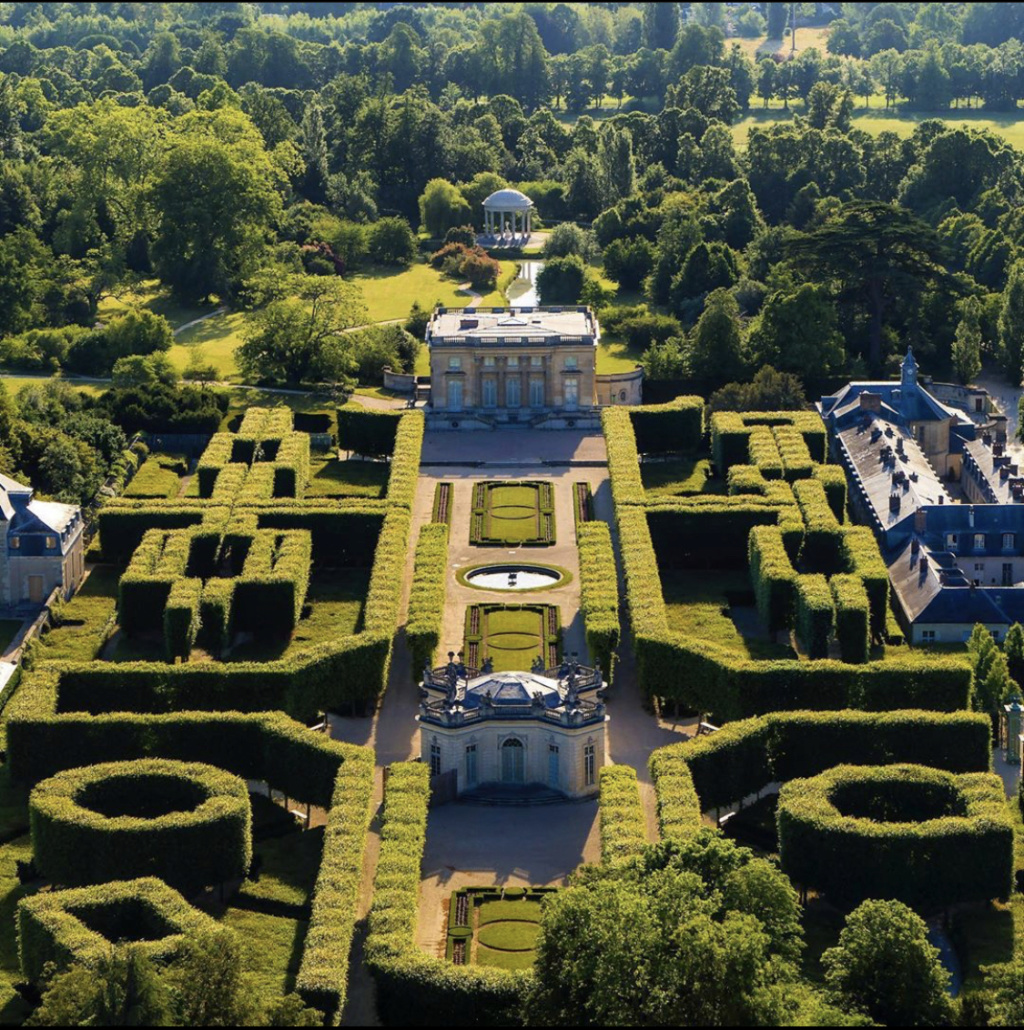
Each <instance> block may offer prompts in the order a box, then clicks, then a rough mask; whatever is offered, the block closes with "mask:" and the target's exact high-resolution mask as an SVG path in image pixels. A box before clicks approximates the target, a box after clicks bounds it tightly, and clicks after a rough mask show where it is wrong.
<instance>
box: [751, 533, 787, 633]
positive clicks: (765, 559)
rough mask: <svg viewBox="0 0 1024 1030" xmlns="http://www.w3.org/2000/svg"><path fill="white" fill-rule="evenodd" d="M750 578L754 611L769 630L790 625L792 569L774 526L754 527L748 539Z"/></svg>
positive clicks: (781, 628) (772, 631)
mask: <svg viewBox="0 0 1024 1030" xmlns="http://www.w3.org/2000/svg"><path fill="white" fill-rule="evenodd" d="M748 548H749V564H750V579H751V582H752V583H753V586H754V596H755V598H756V599H757V611H758V614H759V615H760V616H761V621H762V622H764V624H765V625H766V626H767V627H768V630H769V632H771V633H777V632H778V631H780V630H783V629H787V628H788V627H790V626H791V625H792V624H793V614H794V605H795V600H796V580H797V574H796V570H795V569H794V568H793V564H792V562H790V560H789V555H788V554H787V553H786V547H785V544H784V542H783V539H782V531H781V530H780V529H779V527H778V526H754V528H753V529H752V530H751V531H750V537H749V540H748Z"/></svg>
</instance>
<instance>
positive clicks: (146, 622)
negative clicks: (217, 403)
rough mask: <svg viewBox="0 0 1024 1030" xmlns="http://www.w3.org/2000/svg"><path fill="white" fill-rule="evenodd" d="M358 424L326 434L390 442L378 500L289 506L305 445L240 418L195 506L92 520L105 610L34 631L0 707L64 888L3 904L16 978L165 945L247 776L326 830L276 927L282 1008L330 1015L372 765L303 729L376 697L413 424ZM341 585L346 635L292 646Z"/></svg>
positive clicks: (232, 869)
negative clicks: (293, 904)
mask: <svg viewBox="0 0 1024 1030" xmlns="http://www.w3.org/2000/svg"><path fill="white" fill-rule="evenodd" d="M368 417H369V416H368ZM373 418H374V419H375V421H374V422H373V425H372V427H369V428H365V429H360V428H359V426H358V418H357V416H355V415H351V414H350V415H349V416H348V417H347V422H346V426H347V431H348V432H350V433H359V432H362V433H363V434H364V436H366V438H367V439H371V440H376V441H378V443H379V441H380V440H381V439H383V438H385V437H386V438H387V439H388V440H389V441H390V444H389V445H388V446H386V447H383V448H382V450H381V452H380V453H382V454H384V455H390V461H389V468H390V476H389V480H388V489H387V497H386V499H381V500H367V499H364V498H360V497H341V498H338V499H333V498H332V499H327V498H309V499H307V498H306V496H305V482H306V477H307V475H308V456H309V447H308V437H306V436H305V434H301V433H296V432H294V431H293V430H292V416H291V414H290V412H288V411H286V410H283V409H282V410H277V409H273V410H269V411H268V410H265V409H257V408H253V409H250V410H249V411H248V412H247V414H246V416H245V419H244V420H243V422H242V425H241V428H240V431H239V432H238V433H237V434H217V436H215V437H214V438H213V440H212V441H211V444H210V447H209V448H208V449H207V451H206V452H205V454H204V455H203V457H202V459H201V461H200V472H199V474H200V489H199V492H200V494H201V496H200V498H198V499H193V498H181V499H176V500H166V501H165V500H154V499H147V498H143V499H136V500H132V499H121V500H116V501H112V502H111V503H110V504H108V505H107V506H106V507H105V508H104V510H103V512H102V514H101V517H100V543H101V547H102V549H103V555H104V559H105V560H106V561H110V562H115V563H118V564H119V567H120V568H119V571H120V580H121V581H120V585H119V589H118V601H117V606H116V610H115V609H114V608H113V606H111V612H110V618H109V620H108V621H107V622H106V623H105V624H104V623H103V620H102V618H97V619H96V620H95V622H90V623H88V624H87V628H88V630H89V632H88V633H85V631H84V630H80V629H76V628H74V627H69V628H68V629H67V630H66V629H65V628H64V627H59V628H57V629H55V630H53V631H52V633H51V638H54V639H56V638H59V637H60V635H61V634H62V633H65V632H70V633H72V636H73V639H74V646H73V647H69V648H61V647H58V646H54V647H51V646H49V644H48V645H47V646H46V647H43V648H42V649H40V650H39V651H38V653H37V657H36V661H35V663H34V666H33V667H32V668H31V669H28V670H26V671H25V674H24V675H23V677H22V679H21V682H20V684H19V686H18V689H17V691H16V692H15V693H14V695H13V696H12V697H11V699H10V701H9V702H8V706H7V709H6V712H5V716H6V723H7V726H6V729H7V760H8V763H9V766H10V770H11V775H12V777H13V778H14V779H15V780H16V781H17V782H20V783H24V784H27V785H30V786H32V785H34V790H33V793H32V806H31V822H32V832H33V849H34V858H35V861H36V863H37V866H38V868H39V869H40V871H41V872H43V873H44V875H46V876H47V877H48V878H49V879H51V881H52V882H53V883H54V884H55V885H56V884H59V885H61V886H62V887H71V888H73V889H69V890H55V891H53V892H51V893H49V894H46V895H39V896H37V897H35V898H32V899H26V900H25V902H24V903H23V904H22V907H21V910H20V912H19V927H20V934H21V955H22V963H23V968H24V973H25V976H26V978H28V979H30V980H34V979H37V978H38V971H39V970H40V969H41V966H42V964H43V963H44V962H45V961H47V959H48V958H49V957H51V956H52V955H56V956H57V957H58V958H59V960H60V961H68V960H69V957H70V956H71V955H72V953H73V954H75V955H78V954H82V955H85V956H87V955H88V954H95V953H96V949H98V948H100V947H102V946H104V941H112V940H116V939H140V940H141V939H146V940H149V941H151V942H153V943H152V946H153V947H154V948H158V949H159V948H168V949H172V950H173V943H174V938H175V935H176V934H179V933H181V932H191V930H190V927H192V926H198V925H199V924H200V923H202V921H203V920H204V919H205V918H206V917H205V916H203V914H202V913H201V912H200V911H198V910H196V909H194V908H193V907H192V906H191V905H190V904H189V901H190V900H191V899H193V897H194V895H195V892H196V890H197V889H199V888H200V887H201V886H206V885H207V884H216V883H220V882H223V880H224V879H231V878H234V877H236V876H239V875H243V874H244V873H245V872H246V871H247V867H248V865H249V857H250V855H251V849H252V842H251V831H250V820H251V815H250V802H249V797H248V794H247V791H246V788H245V784H244V781H246V780H249V781H262V782H264V783H266V784H268V785H269V786H270V787H272V788H275V789H276V790H278V791H281V792H283V793H284V794H285V795H286V796H288V797H289V798H291V799H293V801H294V802H297V803H299V804H303V805H309V806H312V807H313V808H315V809H319V810H322V812H323V815H322V817H321V818H322V819H325V820H326V825H325V827H324V831H323V834H324V836H323V849H322V854H321V857H320V866H319V873H318V875H317V877H316V884H315V888H314V889H313V892H312V897H311V901H310V904H309V909H308V926H307V925H306V923H305V921H302V922H299V923H298V924H296V925H297V927H299V928H301V929H304V930H305V933H304V935H303V936H299V937H297V938H296V940H297V945H296V946H297V947H299V948H300V950H301V961H300V962H299V964H298V970H297V973H295V974H294V977H293V976H292V974H287V981H286V982H285V983H282V984H281V990H282V993H283V992H284V991H285V990H291V989H295V990H298V991H299V992H300V993H301V994H302V996H303V998H304V999H305V1001H306V1003H307V1004H309V1005H314V1006H315V1007H317V1008H318V1009H320V1010H321V1011H322V1012H323V1013H324V1014H325V1017H327V1018H329V1019H331V1020H333V1019H335V1018H336V1016H337V1014H338V1013H339V1012H340V1010H341V1008H342V1006H343V1005H344V1000H345V989H346V980H347V973H348V961H349V950H350V944H351V939H352V933H353V929H354V925H355V918H356V904H357V898H358V890H359V883H360V878H361V873H362V860H363V850H364V843H365V835H366V829H367V826H368V822H369V816H370V799H371V796H372V789H373V755H372V752H371V751H370V750H369V749H366V748H363V747H357V746H354V745H349V744H344V743H341V742H339V741H335V740H332V739H330V738H329V737H326V736H324V735H323V734H322V733H316V732H313V731H311V730H309V729H307V728H306V726H305V725H304V724H303V722H304V721H305V720H311V719H313V718H315V717H316V716H317V713H318V712H323V711H324V710H325V709H328V710H330V709H336V710H342V711H352V710H360V709H366V708H367V707H368V706H371V705H373V704H374V703H375V702H376V699H377V697H378V696H379V694H380V691H381V689H382V687H383V684H384V682H385V680H386V675H387V670H388V666H389V662H390V654H391V641H392V635H393V633H394V629H395V625H396V622H397V612H398V604H399V598H400V591H401V585H402V578H403V571H404V567H405V562H406V551H407V542H408V533H409V523H410V518H411V504H412V498H413V492H414V489H415V483H416V476H417V470H418V466H419V454H420V444H421V441H422V433H423V424H422V416H421V415H420V414H418V413H409V414H402V415H401V416H390V417H388V418H386V419H385V418H383V417H382V416H378V415H376V414H374V416H373ZM353 427H355V428H353ZM367 446H369V445H367ZM311 570H313V575H312V576H311ZM364 570H365V571H364ZM355 574H358V575H359V576H361V577H363V579H364V580H366V579H367V577H368V585H367V586H366V588H365V601H364V603H363V604H362V605H361V615H360V617H359V620H358V625H357V626H356V630H355V632H352V631H351V628H349V630H348V631H341V632H339V631H333V632H324V633H320V634H319V635H317V634H308V633H304V631H303V627H304V626H306V625H307V623H309V624H313V623H316V624H317V625H323V626H327V627H329V626H330V625H331V620H330V619H326V620H324V619H322V620H320V622H319V623H317V615H316V612H317V605H318V603H319V601H318V598H319V597H320V596H324V592H329V588H330V580H331V577H337V579H338V580H339V581H341V582H342V583H344V582H346V579H345V577H346V576H351V575H355ZM318 577H320V589H321V590H322V591H324V592H322V593H317V592H316V590H317V587H316V586H315V584H316V582H317V579H318ZM324 580H326V581H327V582H326V587H325V586H324ZM104 610H105V609H103V608H102V606H101V607H100V608H99V609H97V611H98V613H99V614H102V611H104ZM293 629H294V633H293V632H292V630H293ZM90 634H91V635H90ZM267 635H273V636H274V637H276V638H278V639H280V640H281V641H282V642H283V643H282V645H281V648H280V650H279V651H278V652H276V653H278V654H279V655H280V657H275V658H273V659H271V660H267V661H254V660H249V659H247V658H246V657H245V653H246V652H245V650H244V646H245V641H246V640H247V639H249V638H260V637H263V636H267ZM289 635H291V637H292V639H291V640H290V641H289V640H288V637H289ZM108 639H109V641H110V643H107V644H105V642H106V641H108ZM119 639H121V640H122V641H124V640H126V641H127V642H128V643H130V644H132V646H133V648H138V649H139V651H141V653H143V654H146V655H147V658H146V660H132V659H131V655H132V653H133V652H132V651H131V650H129V653H128V655H127V657H128V659H129V660H122V659H120V658H119V656H118V655H117V654H115V655H114V658H113V660H108V659H109V657H110V655H109V649H110V648H111V645H113V644H114V643H115V641H116V640H119ZM153 641H157V642H158V646H159V651H157V652H156V653H154V651H153V650H152V648H151V644H152V642H153ZM136 642H137V643H136ZM118 646H119V647H120V644H119V645H118ZM236 652H241V653H236ZM48 654H53V655H58V654H59V655H71V654H73V655H75V656H76V657H75V660H73V661H70V660H66V659H65V660H63V661H53V660H47V655H48ZM150 654H153V655H154V656H153V657H152V658H149V657H148V656H149V655H150ZM153 874H155V875H156V876H158V877H160V880H158V881H157V880H153V879H151V878H149V877H151V876H152V875H153ZM105 881H114V882H105ZM165 882H166V883H172V884H173V883H177V884H179V885H180V886H181V888H182V890H183V895H184V897H182V896H179V895H177V894H175V892H174V891H173V890H172V889H171V888H170V887H166V888H164V887H162V886H160V885H162V884H164V883H165ZM78 883H82V884H88V885H87V886H81V887H78V886H74V885H75V884H78ZM154 885H156V886H154ZM229 905H230V902H229ZM232 911H234V910H233V909H231V908H229V909H228V910H227V912H228V913H230V912H232ZM301 929H300V930H298V931H297V932H299V933H301ZM148 946H149V945H147V947H148ZM69 949H70V950H69ZM76 949H77V950H76ZM90 949H92V950H91V951H90ZM283 975H284V974H283ZM293 984H294V986H292V985H293Z"/></svg>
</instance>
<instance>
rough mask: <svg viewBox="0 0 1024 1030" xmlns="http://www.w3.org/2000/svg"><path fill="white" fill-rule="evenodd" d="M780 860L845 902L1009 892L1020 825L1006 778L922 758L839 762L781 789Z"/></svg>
mask: <svg viewBox="0 0 1024 1030" xmlns="http://www.w3.org/2000/svg"><path fill="white" fill-rule="evenodd" d="M778 827H779V851H780V853H781V858H782V868H783V870H784V871H785V873H786V874H787V875H788V876H789V877H790V878H791V879H792V880H793V881H794V882H796V883H799V884H801V885H802V886H804V887H810V888H813V889H815V890H818V891H821V892H823V893H824V894H826V895H828V897H829V898H830V899H831V900H832V901H835V902H837V903H838V904H842V905H856V904H859V903H860V902H861V901H863V900H864V899H865V898H896V899H898V900H900V901H903V902H906V903H907V904H908V905H913V906H914V907H916V908H922V909H931V908H940V907H945V906H947V905H951V904H953V903H955V902H958V901H982V900H988V899H990V898H997V897H998V898H1005V897H1008V896H1009V894H1010V891H1011V889H1012V875H1013V824H1012V822H1011V820H1010V813H1009V809H1008V808H1007V803H1006V796H1005V793H1004V790H1003V783H1002V780H1000V778H999V777H998V776H995V775H993V774H991V773H967V774H962V775H956V774H954V773H949V772H945V771H943V770H940V769H931V768H928V767H926V766H921V765H887V766H853V765H839V766H836V767H835V768H833V769H829V770H828V771H827V772H824V773H821V774H820V775H818V776H814V777H811V778H809V779H801V780H792V781H790V782H789V783H787V784H785V785H784V786H783V787H782V789H781V791H780V792H779V807H778Z"/></svg>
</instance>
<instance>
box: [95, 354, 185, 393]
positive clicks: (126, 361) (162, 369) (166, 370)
mask: <svg viewBox="0 0 1024 1030" xmlns="http://www.w3.org/2000/svg"><path fill="white" fill-rule="evenodd" d="M112 377H113V378H112V383H113V387H114V389H115V390H118V389H131V388H133V387H134V388H136V389H138V388H146V387H149V386H161V385H162V386H177V384H178V381H179V380H180V379H181V376H180V375H178V370H177V369H176V368H175V367H174V366H173V365H172V364H171V362H170V359H169V358H168V357H167V355H166V354H150V355H148V356H144V355H141V354H132V355H129V356H128V357H126V358H118V359H117V361H115V362H114V368H113V372H112Z"/></svg>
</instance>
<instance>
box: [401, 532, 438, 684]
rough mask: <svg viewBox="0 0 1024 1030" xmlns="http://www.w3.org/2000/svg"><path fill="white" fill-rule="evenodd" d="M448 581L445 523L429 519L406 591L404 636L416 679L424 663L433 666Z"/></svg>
mask: <svg viewBox="0 0 1024 1030" xmlns="http://www.w3.org/2000/svg"><path fill="white" fill-rule="evenodd" d="M447 584H448V523H446V522H431V523H428V524H427V525H425V526H423V527H422V528H421V529H420V538H419V540H418V541H417V543H416V558H415V562H414V564H413V573H412V588H411V590H410V593H409V618H408V621H407V622H406V627H405V636H406V641H407V642H408V644H409V649H410V651H412V676H413V680H416V681H418V680H419V677H420V674H421V673H422V671H423V668H424V666H427V665H430V666H433V661H434V655H435V654H436V652H437V649H438V646H439V645H440V643H441V626H442V623H443V619H444V603H445V597H446V595H447Z"/></svg>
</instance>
